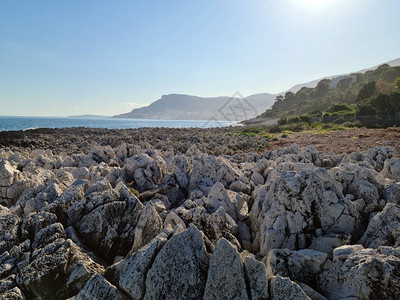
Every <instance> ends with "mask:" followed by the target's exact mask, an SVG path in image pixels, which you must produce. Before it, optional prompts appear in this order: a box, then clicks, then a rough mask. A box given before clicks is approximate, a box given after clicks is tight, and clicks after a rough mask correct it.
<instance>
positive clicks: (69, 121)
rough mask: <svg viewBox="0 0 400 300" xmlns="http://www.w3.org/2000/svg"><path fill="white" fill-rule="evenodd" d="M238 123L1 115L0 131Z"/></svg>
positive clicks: (224, 122)
mask: <svg viewBox="0 0 400 300" xmlns="http://www.w3.org/2000/svg"><path fill="white" fill-rule="evenodd" d="M231 125H232V126H234V125H237V122H230V121H217V120H151V119H140V120H137V119H118V118H59V117H4V116H0V131H10V130H27V129H37V128H70V127H90V128H108V129H128V128H141V127H167V128H185V127H186V128H187V127H197V128H210V127H226V126H231Z"/></svg>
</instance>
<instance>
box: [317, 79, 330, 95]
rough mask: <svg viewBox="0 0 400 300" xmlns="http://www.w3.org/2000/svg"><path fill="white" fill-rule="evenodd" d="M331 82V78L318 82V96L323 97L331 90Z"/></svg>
mask: <svg viewBox="0 0 400 300" xmlns="http://www.w3.org/2000/svg"><path fill="white" fill-rule="evenodd" d="M330 83H331V80H330V79H322V80H321V81H320V82H318V84H317V87H316V90H317V91H316V96H317V97H318V98H319V97H323V96H325V95H326V94H327V93H328V91H329V84H330Z"/></svg>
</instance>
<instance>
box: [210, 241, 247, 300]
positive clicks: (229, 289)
mask: <svg viewBox="0 0 400 300" xmlns="http://www.w3.org/2000/svg"><path fill="white" fill-rule="evenodd" d="M203 299H206V300H209V299H210V300H211V299H248V295H247V290H246V283H245V276H244V268H243V264H242V261H241V259H240V255H239V253H238V252H237V250H236V248H235V247H234V246H233V245H232V244H230V243H229V242H228V241H227V240H226V239H224V238H222V239H220V240H219V241H218V243H217V244H216V245H215V248H214V252H213V255H212V257H211V262H210V267H209V269H208V277H207V283H206V288H205V291H204V298H203Z"/></svg>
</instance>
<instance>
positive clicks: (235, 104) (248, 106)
mask: <svg viewBox="0 0 400 300" xmlns="http://www.w3.org/2000/svg"><path fill="white" fill-rule="evenodd" d="M382 64H389V65H390V66H400V57H399V58H397V59H393V60H390V61H388V62H386V63H382ZM382 64H379V65H376V66H374V67H371V68H367V69H363V70H360V71H357V72H351V73H343V74H338V75H330V76H325V77H322V78H319V79H316V80H312V81H309V82H305V83H301V84H297V85H294V86H292V87H291V88H290V89H288V90H286V91H283V92H281V93H276V94H273V93H259V94H253V95H250V96H247V97H245V98H244V97H242V96H241V95H240V94H239V93H237V94H236V95H234V96H233V97H228V96H217V97H200V96H195V95H186V94H177V93H173V94H168V95H163V96H161V98H160V99H157V100H156V101H154V102H152V103H151V104H149V105H147V106H143V107H140V108H135V109H133V110H132V111H130V112H127V113H123V114H119V115H114V116H113V118H131V119H166V120H208V119H214V120H229V121H243V120H246V119H251V118H253V117H255V116H257V115H258V114H260V113H262V112H264V111H265V110H266V109H268V108H270V107H271V106H272V104H274V102H275V98H276V96H278V95H283V94H285V93H286V92H289V91H291V92H294V93H296V92H297V91H299V90H300V89H301V88H302V87H310V88H315V87H316V86H317V84H318V82H319V81H321V80H322V79H333V78H336V77H340V76H347V75H350V74H353V73H363V72H366V71H369V70H374V69H376V68H377V67H379V66H380V65H382Z"/></svg>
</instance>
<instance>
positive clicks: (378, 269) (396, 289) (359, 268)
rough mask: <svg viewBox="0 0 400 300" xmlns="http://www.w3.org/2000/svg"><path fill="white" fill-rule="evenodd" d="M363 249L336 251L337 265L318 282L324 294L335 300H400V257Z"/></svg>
mask: <svg viewBox="0 0 400 300" xmlns="http://www.w3.org/2000/svg"><path fill="white" fill-rule="evenodd" d="M360 246H361V245H358V247H357V248H354V247H345V246H344V247H343V248H344V249H343V251H341V250H340V249H338V251H336V250H335V251H334V255H333V263H332V264H331V266H330V267H329V268H327V269H326V270H325V271H324V272H323V273H322V274H321V275H320V276H319V279H318V286H319V288H320V289H321V291H322V293H323V294H324V295H325V296H326V297H328V298H329V299H333V300H336V299H344V298H353V299H398V295H399V294H400V274H399V270H400V255H398V256H395V255H394V254H396V252H395V251H386V253H385V252H384V251H382V250H380V249H378V250H373V249H363V247H362V246H361V247H360ZM339 250H340V251H339Z"/></svg>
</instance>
